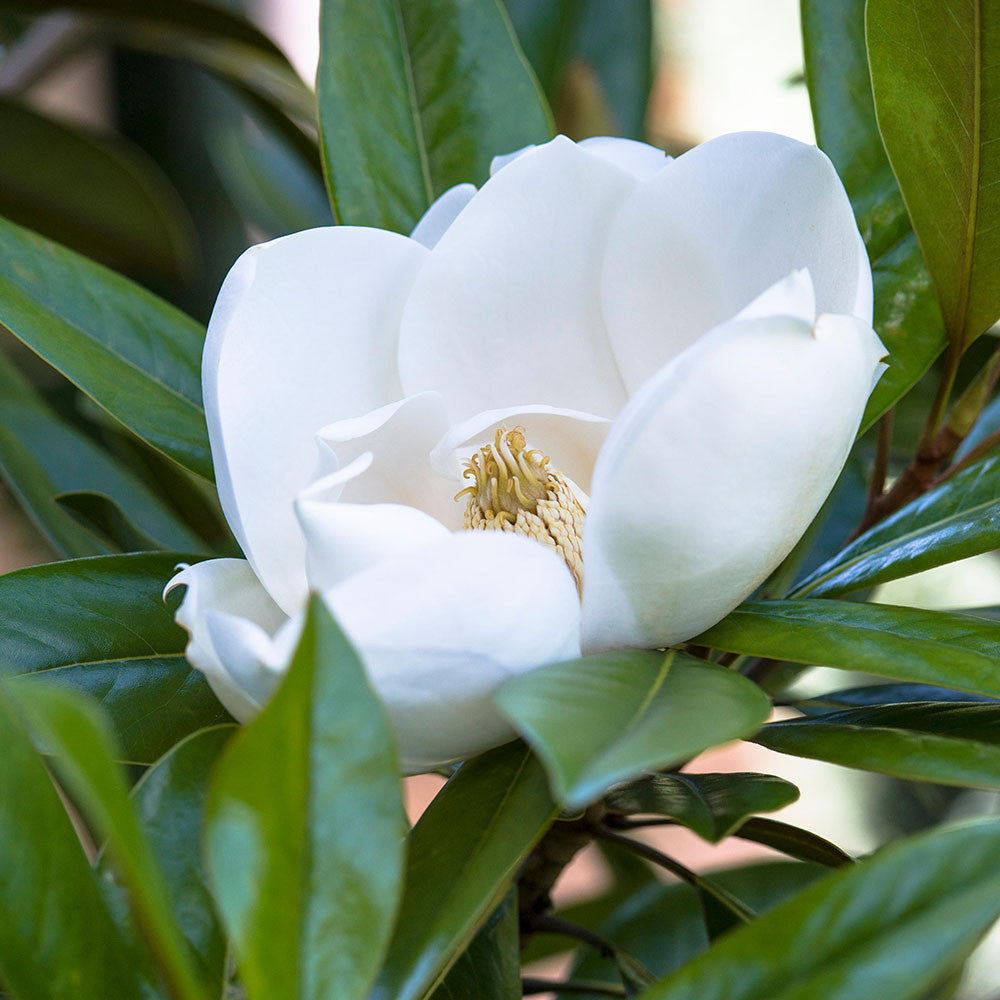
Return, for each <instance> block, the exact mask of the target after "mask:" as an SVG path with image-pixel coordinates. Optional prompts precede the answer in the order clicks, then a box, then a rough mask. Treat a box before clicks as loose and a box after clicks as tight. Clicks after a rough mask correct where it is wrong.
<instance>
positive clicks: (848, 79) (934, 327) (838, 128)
mask: <svg viewBox="0 0 1000 1000" xmlns="http://www.w3.org/2000/svg"><path fill="white" fill-rule="evenodd" d="M801 10H802V39H803V47H804V51H805V63H806V83H807V85H808V87H809V102H810V104H811V105H812V114H813V123H814V125H815V127H816V141H817V143H818V145H819V147H820V148H821V149H822V150H823V151H824V152H825V153H826V154H827V155H828V156H829V157H830V159H831V160H833V163H834V165H835V166H836V168H837V172H838V173H839V174H840V177H841V180H843V182H844V186H845V187H846V188H847V193H848V195H849V196H850V198H851V203H852V205H853V206H854V213H855V215H856V216H857V219H858V225H859V227H860V229H861V235H862V236H863V237H864V240H865V244H866V246H867V247H868V254H869V257H870V258H871V262H872V278H873V280H874V284H875V329H876V330H877V331H878V333H879V336H880V337H881V338H882V342H883V343H884V344H885V346H886V347H887V348H888V350H889V354H890V359H889V370H888V371H887V372H886V373H885V374H884V375H883V376H882V378H881V379H880V380H879V382H878V384H877V386H876V387H875V391H874V392H873V393H872V396H871V398H870V400H869V402H868V406H867V409H866V410H865V416H864V419H863V420H862V422H861V426H862V429H864V428H866V427H869V426H870V425H871V424H872V423H873V422H874V420H875V419H876V418H877V417H878V416H879V414H881V413H883V412H884V411H885V410H887V409H888V408H889V407H890V406H892V404H893V403H895V402H896V400H898V399H899V398H900V397H901V396H902V395H903V394H904V393H906V392H907V391H908V390H909V389H910V388H911V387H912V386H913V385H914V384H915V383H916V381H917V380H918V379H919V378H920V377H921V375H923V374H924V372H925V371H927V369H928V367H929V366H930V365H931V363H932V362H933V361H934V359H935V358H936V357H937V356H938V355H939V354H940V353H941V351H942V350H943V349H944V347H945V344H946V337H945V333H944V324H943V322H942V320H941V313H940V310H939V309H938V306H937V301H936V299H935V297H934V290H933V287H932V286H931V282H930V276H929V275H928V273H927V269H926V267H925V266H924V262H923V257H922V256H921V253H920V248H919V246H918V245H917V241H916V238H915V237H914V236H913V233H912V230H911V228H910V222H909V217H908V216H907V214H906V208H905V206H904V205H903V199H902V196H901V195H900V193H899V187H898V186H897V184H896V179H895V177H894V176H893V173H892V168H891V167H890V166H889V161H888V159H887V158H886V155H885V149H884V147H883V145H882V137H881V136H880V135H879V130H878V123H877V122H876V119H875V105H874V101H873V99H872V90H871V80H870V75H869V72H868V57H867V51H866V48H865V0H837V2H835V3H831V2H829V0H802V3H801Z"/></svg>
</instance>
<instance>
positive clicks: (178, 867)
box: [132, 725, 236, 996]
mask: <svg viewBox="0 0 1000 1000" xmlns="http://www.w3.org/2000/svg"><path fill="white" fill-rule="evenodd" d="M234 732H236V727H235V726H231V725H224V726H213V727H211V728H209V729H201V730H199V731H198V732H197V733H192V734H191V735H190V736H188V737H187V738H186V739H184V740H182V741H181V742H180V743H178V744H177V746H175V747H174V748H173V749H172V750H170V751H169V752H168V753H167V754H166V755H165V756H163V757H161V758H160V759H159V760H158V761H157V762H156V763H155V764H154V765H153V766H152V767H151V768H150V769H149V770H148V771H147V772H146V773H145V774H144V775H143V776H142V778H141V779H140V780H139V782H138V783H137V784H136V786H135V788H134V789H133V790H132V801H133V804H134V806H135V809H136V811H137V812H138V814H139V822H140V824H141V826H142V829H143V832H144V834H145V836H146V839H147V840H148V841H149V843H150V844H151V845H152V848H153V851H154V852H155V854H156V857H157V859H158V860H159V863H160V867H161V868H162V869H163V873H164V875H165V876H166V882H167V891H168V893H169V895H170V900H171V903H172V904H173V908H174V912H175V913H176V914H177V921H178V926H179V928H180V931H181V933H182V934H183V935H184V937H185V939H186V940H187V942H188V944H189V945H190V946H191V949H192V951H193V953H194V954H193V957H194V959H195V961H196V962H197V963H198V968H199V972H200V974H201V979H202V981H203V982H205V983H206V984H207V987H208V990H209V992H210V993H211V995H212V996H220V995H221V994H222V987H223V984H224V981H225V975H226V954H227V947H228V943H227V941H226V937H225V934H224V932H223V930H222V926H221V925H220V923H219V920H218V918H217V917H216V915H215V909H214V905H213V903H212V896H211V893H210V892H209V889H208V879H207V874H206V872H205V869H204V864H203V861H202V856H201V829H202V821H203V817H204V812H205V802H206V799H207V796H208V780H209V776H210V773H211V770H212V767H213V765H214V764H215V761H216V759H217V758H218V757H219V754H220V753H221V752H222V750H223V748H224V747H225V746H226V744H227V743H228V741H229V739H230V738H231V737H232V735H233V733H234Z"/></svg>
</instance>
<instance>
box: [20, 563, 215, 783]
mask: <svg viewBox="0 0 1000 1000" xmlns="http://www.w3.org/2000/svg"><path fill="white" fill-rule="evenodd" d="M177 561H178V557H177V556H175V555H168V554H163V555H128V556H99V557H96V558H92V559H76V560H72V561H69V562H62V563H51V564H49V565H47V566H33V567H31V568H29V569H23V570H18V571H17V572H16V573H8V574H7V575H6V576H2V577H0V649H2V650H3V655H2V657H0V677H4V678H7V677H15V676H17V675H27V676H25V677H24V678H23V679H22V678H19V679H18V684H26V685H30V684H35V683H37V682H38V681H37V680H36V678H44V679H45V681H46V682H49V683H55V684H60V685H63V686H65V687H70V688H74V689H76V690H79V691H84V692H86V693H88V694H90V695H92V696H94V697H95V698H97V699H98V700H100V701H101V702H102V703H103V706H104V708H105V709H106V710H107V712H108V713H109V715H110V717H111V721H112V724H113V727H114V729H115V733H116V737H117V742H119V743H120V744H121V747H122V752H123V754H124V757H125V759H126V760H130V761H135V762H138V763H145V764H149V763H152V762H153V761H155V760H156V759H157V758H158V757H160V756H161V755H162V754H163V753H165V752H166V751H167V750H168V749H169V748H170V747H171V746H173V745H174V744H175V743H176V742H177V741H178V740H179V739H181V738H183V737H184V736H187V735H188V734H189V733H191V732H194V731H195V730H197V729H201V728H202V727H203V726H210V725H214V724H216V723H219V722H224V721H228V720H229V716H228V714H227V713H226V711H225V709H223V708H222V706H221V705H220V704H219V702H218V700H217V699H216V697H215V695H213V694H212V692H211V690H210V689H209V686H208V683H207V682H206V681H205V678H204V676H203V675H202V674H201V673H199V672H198V671H196V670H193V669H192V668H191V667H190V666H189V665H188V663H187V661H186V660H185V659H184V645H185V641H186V637H185V635H184V632H183V631H182V630H181V629H180V628H178V626H177V625H175V624H174V620H173V617H172V615H171V613H170V611H169V610H168V609H167V607H166V605H165V604H164V603H163V598H162V596H161V595H162V592H163V587H164V584H165V583H166V582H167V580H169V579H170V577H171V576H172V575H173V570H174V566H175V564H176V563H177Z"/></svg>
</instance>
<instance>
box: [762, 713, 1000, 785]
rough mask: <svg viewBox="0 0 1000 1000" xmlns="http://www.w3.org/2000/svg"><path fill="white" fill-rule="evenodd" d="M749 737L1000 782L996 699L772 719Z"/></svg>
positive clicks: (899, 773)
mask: <svg viewBox="0 0 1000 1000" xmlns="http://www.w3.org/2000/svg"><path fill="white" fill-rule="evenodd" d="M753 741H754V742H755V743H759V744H761V746H765V747H768V748H769V749H771V750H777V751H778V752H779V753H787V754H792V755H793V756H795V757H810V758H812V759H813V760H825V761H829V762H830V763H832V764H841V765H843V766H844V767H854V768H858V769H859V770H862V771H877V772H879V773H881V774H891V775H893V776H894V777H897V778H909V779H911V780H913V781H934V782H937V783H938V784H941V785H958V786H960V787H963V788H965V787H968V788H1000V705H996V704H992V703H991V704H972V703H961V702H959V703H955V702H945V703H941V704H939V703H935V702H914V703H911V704H900V705H883V706H876V707H870V708H856V709H853V710H848V711H844V712H834V713H832V714H830V715H817V716H813V717H811V718H808V719H794V720H789V721H787V722H774V723H771V724H770V725H768V726H765V727H764V728H763V729H762V730H761V731H760V732H759V733H757V734H756V735H755V736H754V737H753Z"/></svg>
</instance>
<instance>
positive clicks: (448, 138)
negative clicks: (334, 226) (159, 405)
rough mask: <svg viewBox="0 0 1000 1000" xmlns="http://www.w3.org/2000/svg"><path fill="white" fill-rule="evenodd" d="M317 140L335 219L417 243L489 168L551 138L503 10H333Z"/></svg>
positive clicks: (388, 4) (468, 5)
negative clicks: (415, 233) (447, 197)
mask: <svg viewBox="0 0 1000 1000" xmlns="http://www.w3.org/2000/svg"><path fill="white" fill-rule="evenodd" d="M320 41H321V45H320V64H319V72H318V74H317V88H318V96H319V109H320V110H319V120H320V135H321V138H322V150H323V157H324V162H325V168H326V177H327V184H328V187H329V189H330V196H331V198H332V200H333V205H334V211H335V212H336V214H337V218H338V219H339V220H340V221H341V222H343V223H346V224H349V225H361V226H378V227H380V228H382V229H394V230H396V231H398V232H403V233H408V232H409V231H410V230H411V229H412V228H413V226H414V225H415V224H416V222H417V220H418V219H419V218H420V216H421V215H422V214H423V213H424V211H425V210H426V209H427V207H428V206H429V205H430V203H431V202H432V201H433V200H434V199H435V198H436V197H437V196H438V195H440V194H441V193H442V192H443V191H445V190H446V189H447V188H449V187H451V186H452V185H454V184H459V183H461V182H463V181H472V182H473V183H477V184H478V183H481V182H482V181H484V180H485V179H486V176H487V173H488V171H489V165H490V160H491V159H492V157H493V156H495V155H497V154H498V153H509V152H511V151H513V150H515V149H520V148H521V147H522V146H526V145H528V144H529V143H533V142H544V141H545V140H546V139H548V138H549V136H550V134H551V128H550V124H549V118H548V112H547V110H546V108H545V102H544V99H543V98H542V96H541V93H540V92H539V90H538V85H537V83H536V81H535V80H534V77H533V76H532V74H531V71H530V70H529V69H528V65H527V62H526V61H525V59H524V56H523V55H522V54H521V52H520V50H519V49H518V47H517V44H516V42H515V41H514V38H513V36H512V34H511V30H510V25H509V23H508V21H507V18H506V16H505V15H504V13H503V11H502V10H501V9H500V7H499V5H498V0H410V2H407V3H401V2H400V0H370V2H368V3H364V4H358V3H354V2H352V0H324V2H323V5H322V14H321V17H320Z"/></svg>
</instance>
